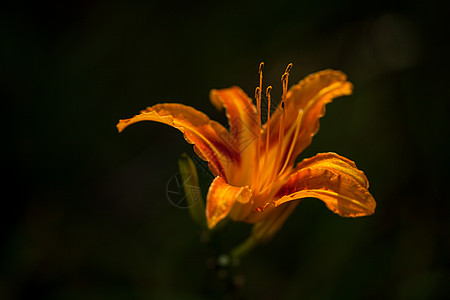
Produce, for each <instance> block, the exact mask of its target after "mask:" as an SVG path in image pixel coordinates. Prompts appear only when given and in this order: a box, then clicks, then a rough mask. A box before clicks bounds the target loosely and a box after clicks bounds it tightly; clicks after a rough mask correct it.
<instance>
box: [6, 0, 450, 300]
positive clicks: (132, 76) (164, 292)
mask: <svg viewBox="0 0 450 300" xmlns="http://www.w3.org/2000/svg"><path fill="white" fill-rule="evenodd" d="M446 18H447V17H446V14H445V13H444V10H443V7H442V5H441V2H438V1H376V2H371V3H365V2H361V1H351V0H348V1H330V0H325V1H289V0H280V1H254V2H252V1H242V2H239V4H235V3H232V2H223V3H220V2H213V1H200V2H195V1H192V2H191V1H186V2H184V3H181V4H180V3H177V2H151V1H147V2H144V1H129V2H126V3H125V2H122V3H111V2H107V1H69V2H54V3H53V2H45V1H44V2H42V1H39V2H32V1H14V2H13V3H10V4H8V5H7V6H6V7H5V8H4V9H2V10H1V11H0V24H1V26H0V45H1V47H0V97H1V98H2V104H3V109H2V111H3V117H2V120H3V139H2V140H3V142H2V158H3V162H2V165H3V168H2V170H3V172H4V175H3V176H4V178H6V179H3V182H4V184H5V186H6V189H5V190H4V196H3V197H2V198H3V201H2V204H3V207H2V210H1V212H2V221H3V226H2V230H1V245H2V247H1V250H0V251H1V252H0V259H1V261H0V298H1V299H30V298H33V299H81V298H83V299H209V298H220V292H214V290H213V289H211V288H208V286H207V285H208V284H209V281H208V280H210V278H209V277H210V276H209V275H210V274H209V273H208V272H207V271H206V264H207V261H206V259H207V258H208V255H209V253H208V250H207V249H205V248H204V247H203V246H202V244H201V242H200V236H199V230H198V228H197V227H196V226H195V224H193V222H192V221H191V220H190V218H189V214H188V212H187V210H184V209H179V208H176V207H174V206H172V205H171V204H170V202H169V201H168V199H167V197H166V187H167V182H168V181H169V180H170V178H172V177H173V176H174V175H175V174H176V173H177V172H178V166H177V160H178V158H179V156H180V154H181V153H183V152H187V153H189V154H190V155H191V156H193V155H194V154H193V150H192V147H191V145H188V144H187V143H185V141H184V140H183V138H182V136H181V134H180V133H179V132H177V131H176V130H174V129H172V128H169V127H166V126H164V125H160V124H156V123H140V124H136V125H133V127H130V128H129V129H127V130H125V131H124V132H123V133H121V134H120V135H119V134H118V133H117V131H116V128H115V124H116V123H117V121H118V120H119V119H121V118H128V117H131V116H133V115H134V114H137V113H138V112H139V110H141V109H143V108H145V107H146V106H150V105H153V104H155V103H160V102H181V103H184V104H188V105H191V106H194V107H196V108H197V109H199V110H201V111H204V112H205V113H207V114H208V115H210V116H211V118H213V119H216V120H219V121H221V122H225V121H226V120H225V117H224V116H223V115H222V114H221V113H218V112H216V111H215V110H214V108H213V107H212V105H210V103H209V100H208V93H209V90H210V89H212V88H225V87H229V86H231V85H239V86H241V87H242V88H243V89H244V90H245V91H247V93H248V94H249V95H253V91H254V88H255V87H256V86H257V84H258V74H257V70H258V65H259V62H260V61H264V62H265V66H266V67H265V77H264V80H265V83H266V84H271V85H273V86H274V88H273V91H272V95H273V97H274V98H276V95H280V94H281V85H280V84H279V83H280V82H279V80H280V76H281V74H282V72H283V71H284V68H285V66H286V64H287V63H289V62H292V63H293V64H294V68H293V70H292V71H291V77H290V78H291V83H293V82H296V81H299V80H301V79H302V78H303V77H304V76H306V75H307V74H309V73H312V72H315V71H318V70H321V69H324V68H335V69H340V70H342V71H344V72H345V73H347V75H348V77H349V80H350V81H351V82H352V83H353V84H354V85H355V90H354V94H353V95H352V96H349V97H344V98H340V99H338V100H336V101H335V102H334V103H332V104H330V105H328V106H327V114H326V116H325V117H324V118H323V119H322V120H321V130H320V131H319V133H318V135H317V136H316V137H315V138H314V140H313V144H312V145H311V146H310V147H309V148H308V149H307V150H306V151H305V152H304V153H303V154H302V155H301V157H300V158H304V157H310V156H312V155H314V154H315V153H317V152H326V151H333V152H337V153H339V154H341V155H344V156H346V157H349V158H350V159H352V160H354V161H356V163H357V165H358V167H359V168H360V169H362V170H364V171H365V173H366V175H367V176H368V178H369V181H370V183H371V188H370V191H371V192H372V194H373V195H374V197H375V199H376V200H377V204H378V207H377V211H376V213H375V215H373V216H371V217H367V218H361V219H343V218H340V217H338V216H336V215H334V214H332V213H331V212H330V211H328V210H327V209H326V208H325V206H324V205H323V204H322V203H321V202H319V201H315V200H306V201H304V202H303V203H302V204H300V205H299V206H298V208H297V209H296V211H295V212H294V214H293V215H292V216H291V217H290V218H289V220H288V221H287V222H286V224H285V226H284V228H283V229H282V230H281V231H280V232H279V233H278V234H277V236H276V237H275V238H274V240H273V241H271V242H270V243H269V244H267V245H263V246H261V247H259V248H257V249H256V250H254V251H253V252H252V253H251V255H249V256H248V257H246V259H245V260H244V261H243V262H242V265H241V266H240V268H239V269H238V270H237V272H238V273H239V274H240V275H242V276H241V279H242V281H243V282H244V285H243V290H242V294H243V296H244V297H245V298H246V299H299V298H301V299H438V298H440V299H442V298H446V297H449V296H450V291H449V287H448V282H450V275H449V270H448V265H449V256H448V253H449V250H450V245H449V244H450V237H449V232H450V222H449V218H448V216H447V214H448V212H449V211H450V210H449V208H450V207H449V201H448V192H447V191H446V190H445V186H446V183H447V179H448V176H447V168H448V167H449V159H448V141H449V134H448V133H449V132H448V129H449V126H448V124H447V118H446V117H445V113H447V112H448V111H449V89H448V88H447V86H446V85H447V80H448V66H449V64H448V51H449V49H448V48H447V47H446V41H445V40H446V39H447V36H448V33H447V32H446V28H447V25H446V24H447V22H446V21H447V20H446ZM200 165H201V163H200ZM204 166H205V165H203V167H204ZM200 177H201V185H202V188H203V191H202V192H203V193H204V194H205V193H206V189H207V186H208V183H209V181H210V180H211V178H210V175H208V174H207V173H205V174H200ZM248 230H249V228H248V226H245V225H243V224H231V226H230V227H229V228H228V229H227V230H226V231H225V232H224V235H223V240H222V242H223V245H222V246H223V247H224V249H229V248H230V247H232V246H234V245H235V244H236V243H238V242H240V241H242V240H243V239H244V238H245V236H246V234H248ZM239 274H238V275H239Z"/></svg>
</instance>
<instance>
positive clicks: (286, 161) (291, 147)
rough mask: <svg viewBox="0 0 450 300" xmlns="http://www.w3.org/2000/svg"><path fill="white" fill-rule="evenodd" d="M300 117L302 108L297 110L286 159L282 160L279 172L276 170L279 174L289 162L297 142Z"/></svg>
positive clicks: (301, 116)
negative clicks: (282, 163) (292, 135)
mask: <svg viewBox="0 0 450 300" xmlns="http://www.w3.org/2000/svg"><path fill="white" fill-rule="evenodd" d="M302 119H303V109H300V110H299V111H298V116H297V120H296V122H295V123H296V124H295V131H294V137H293V138H292V142H291V146H290V147H289V152H288V155H287V156H286V160H285V161H284V165H283V168H281V170H280V172H278V175H280V174H282V173H283V172H284V170H285V169H286V167H287V165H288V163H289V160H290V159H291V156H292V152H293V151H294V148H295V144H296V143H297V137H298V133H299V131H300V127H301V124H302Z"/></svg>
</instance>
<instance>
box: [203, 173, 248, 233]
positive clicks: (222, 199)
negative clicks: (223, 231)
mask: <svg viewBox="0 0 450 300" xmlns="http://www.w3.org/2000/svg"><path fill="white" fill-rule="evenodd" d="M251 197H252V192H251V191H250V189H249V188H248V187H235V186H231V185H229V184H228V183H226V181H225V180H224V179H223V178H222V177H219V176H218V177H216V178H215V179H214V181H213V182H212V183H211V186H210V187H209V191H208V196H207V197H206V220H207V223H208V227H209V228H210V229H211V228H213V227H214V226H216V225H217V223H219V222H220V221H221V220H223V219H224V218H225V217H227V216H228V215H230V217H231V218H232V219H234V220H239V219H241V218H245V216H246V215H247V214H248V213H249V212H250V210H251V207H252V202H251Z"/></svg>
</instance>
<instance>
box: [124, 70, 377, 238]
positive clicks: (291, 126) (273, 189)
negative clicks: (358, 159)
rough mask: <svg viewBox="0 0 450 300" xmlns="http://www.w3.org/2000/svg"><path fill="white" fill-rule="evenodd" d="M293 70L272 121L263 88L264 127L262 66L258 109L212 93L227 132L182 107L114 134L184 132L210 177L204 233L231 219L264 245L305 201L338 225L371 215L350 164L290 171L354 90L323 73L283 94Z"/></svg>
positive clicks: (363, 182)
mask: <svg viewBox="0 0 450 300" xmlns="http://www.w3.org/2000/svg"><path fill="white" fill-rule="evenodd" d="M291 66H292V64H289V66H288V67H287V69H286V71H285V73H284V74H283V76H282V84H283V95H282V99H281V102H280V104H279V105H278V107H277V109H276V110H275V111H274V113H273V114H272V115H271V113H270V111H271V110H270V105H271V97H270V90H271V87H270V86H269V87H268V88H267V91H266V97H267V106H268V109H267V111H268V112H267V122H266V123H265V124H264V125H263V126H261V101H262V95H261V94H262V93H261V90H262V67H263V63H261V65H260V70H259V73H260V85H259V87H258V88H256V92H255V98H256V106H255V105H254V104H253V103H252V100H251V99H250V98H249V97H248V96H247V95H246V94H245V93H244V92H243V91H242V90H241V89H240V88H239V87H236V86H235V87H231V88H228V89H221V90H212V91H211V93H210V98H211V102H212V103H213V105H214V106H215V107H216V108H218V109H223V108H224V109H226V112H227V117H228V120H229V126H230V128H229V130H227V129H226V128H224V127H223V126H222V125H221V124H219V123H217V122H215V121H212V120H210V119H209V118H208V117H207V116H206V115H205V114H203V113H201V112H199V111H197V110H195V109H194V108H192V107H189V106H185V105H182V104H157V105H154V106H152V107H148V108H147V109H146V110H143V111H141V113H140V114H139V115H136V116H134V117H133V118H130V119H126V120H120V122H119V123H118V124H117V128H118V130H119V132H121V131H122V130H123V129H125V128H126V127H127V126H128V125H130V124H133V123H136V122H140V121H156V122H161V123H165V124H167V125H170V126H172V127H175V128H177V129H178V130H180V131H181V132H183V134H184V138H185V139H186V140H187V141H188V142H189V143H191V144H193V145H194V150H195V152H196V153H197V154H198V155H199V156H200V157H201V158H202V159H203V160H205V161H208V165H209V168H210V170H211V172H212V173H213V174H214V176H216V177H215V179H214V181H213V182H212V183H211V186H210V188H209V192H208V196H207V200H206V218H207V222H208V227H209V228H213V227H214V226H215V225H216V224H217V223H219V222H220V221H221V220H223V219H224V218H226V217H230V218H231V219H233V220H235V221H242V222H247V223H252V224H255V226H254V228H253V236H254V237H255V238H256V239H257V240H259V241H261V240H265V239H268V238H270V237H271V236H272V235H273V234H274V233H275V232H276V231H277V230H278V229H279V228H280V227H281V226H282V224H283V223H284V221H285V220H286V219H287V217H288V216H289V215H290V213H291V212H292V211H293V209H294V208H295V206H296V205H297V204H298V203H299V201H298V200H299V199H303V198H310V197H312V198H317V199H320V200H322V201H323V202H324V203H325V204H326V206H327V207H328V208H329V209H330V210H331V211H333V212H334V213H337V214H339V215H340V216H343V217H359V216H366V215H370V214H372V213H373V212H374V211H375V206H376V203H375V200H374V199H373V197H372V195H371V194H370V193H369V191H368V187H369V183H368V180H367V178H366V176H365V175H364V173H363V172H362V171H360V170H358V169H357V167H356V165H355V163H354V162H352V161H351V160H349V159H346V158H344V157H342V156H339V155H338V154H335V153H320V154H317V155H316V156H314V157H312V158H309V159H305V160H303V161H302V162H300V163H298V164H297V165H296V166H295V167H294V164H295V160H296V158H297V156H298V155H299V154H300V153H301V152H302V151H303V150H304V149H305V148H306V147H308V146H309V144H310V143H311V140H312V137H313V136H314V134H315V133H316V132H317V131H318V129H319V118H320V117H322V116H323V115H324V113H325V105H326V104H327V103H329V102H331V101H332V99H333V98H335V97H338V96H342V95H349V94H351V92H352V84H351V83H350V82H348V81H347V80H346V76H345V74H343V73H342V72H340V71H334V70H324V71H321V72H318V73H315V74H312V75H309V76H308V77H306V78H305V79H304V80H302V81H301V82H300V83H298V84H296V85H294V86H293V87H291V89H290V90H289V91H287V86H288V77H289V71H290V68H291Z"/></svg>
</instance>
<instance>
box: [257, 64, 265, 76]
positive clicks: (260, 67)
mask: <svg viewBox="0 0 450 300" xmlns="http://www.w3.org/2000/svg"><path fill="white" fill-rule="evenodd" d="M263 69H264V62H263V61H262V62H261V63H260V64H259V70H258V73H260V74H261V73H262V71H263Z"/></svg>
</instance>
